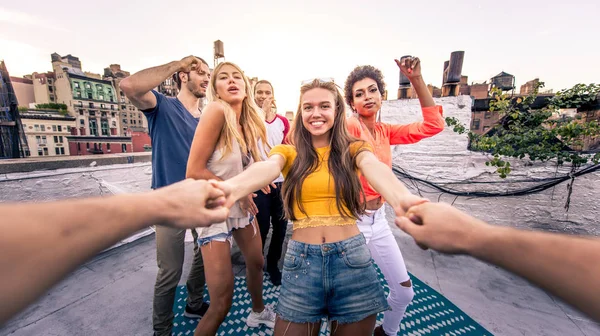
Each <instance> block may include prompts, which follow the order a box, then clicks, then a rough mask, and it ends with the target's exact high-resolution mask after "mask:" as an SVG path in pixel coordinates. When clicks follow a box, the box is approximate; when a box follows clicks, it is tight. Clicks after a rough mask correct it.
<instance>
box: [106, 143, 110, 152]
mask: <svg viewBox="0 0 600 336" xmlns="http://www.w3.org/2000/svg"><path fill="white" fill-rule="evenodd" d="M106 150H108V151H109V150H110V144H109V143H107V144H106Z"/></svg>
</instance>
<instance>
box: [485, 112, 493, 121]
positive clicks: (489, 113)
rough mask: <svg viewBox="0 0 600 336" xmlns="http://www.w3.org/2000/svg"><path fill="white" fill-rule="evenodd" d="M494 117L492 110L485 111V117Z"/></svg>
mask: <svg viewBox="0 0 600 336" xmlns="http://www.w3.org/2000/svg"><path fill="white" fill-rule="evenodd" d="M491 117H492V112H490V111H485V117H484V118H485V119H490V118H491Z"/></svg>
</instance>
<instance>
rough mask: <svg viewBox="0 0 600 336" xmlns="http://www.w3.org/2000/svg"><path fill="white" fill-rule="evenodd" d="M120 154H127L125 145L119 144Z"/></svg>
mask: <svg viewBox="0 0 600 336" xmlns="http://www.w3.org/2000/svg"><path fill="white" fill-rule="evenodd" d="M121 152H123V153H127V146H126V145H125V144H121Z"/></svg>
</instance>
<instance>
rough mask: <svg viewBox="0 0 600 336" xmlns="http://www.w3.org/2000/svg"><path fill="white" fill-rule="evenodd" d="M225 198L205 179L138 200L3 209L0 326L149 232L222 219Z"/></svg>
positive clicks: (129, 197)
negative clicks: (100, 256) (94, 260)
mask: <svg viewBox="0 0 600 336" xmlns="http://www.w3.org/2000/svg"><path fill="white" fill-rule="evenodd" d="M226 196H227V194H226V193H224V192H223V191H222V190H220V189H217V188H215V187H214V186H212V185H211V184H210V183H209V182H207V181H192V180H186V181H182V182H179V183H176V184H173V185H171V186H169V187H165V188H161V189H158V190H155V191H151V192H147V193H143V194H136V195H119V196H111V197H104V198H100V197H99V198H89V199H81V200H66V201H58V202H47V203H29V204H18V203H17V204H3V205H0V212H1V213H2V220H0V231H1V232H2V235H0V267H1V268H2V269H3V270H5V271H3V272H1V273H0V283H1V284H2V285H1V286H0V302H2V304H1V305H0V325H2V323H3V322H5V321H6V320H8V319H9V318H10V317H11V316H12V315H14V314H16V313H17V312H18V311H19V310H21V309H23V308H24V307H26V305H28V304H30V303H31V302H33V301H34V300H35V299H37V297H39V296H40V295H42V294H43V293H44V292H45V291H46V290H48V289H49V288H50V287H51V286H53V285H54V284H55V283H57V282H58V281H60V280H61V279H62V278H63V277H65V275H67V274H68V273H69V272H71V271H72V270H73V269H75V268H76V267H77V266H79V265H81V264H82V263H84V262H85V261H86V260H87V259H89V258H90V257H92V256H93V255H95V254H96V253H98V252H100V251H102V250H104V249H106V248H108V247H110V246H112V245H114V244H115V243H117V242H118V241H119V240H121V239H123V238H126V237H128V236H130V235H132V234H133V233H135V232H137V231H139V230H141V229H143V228H144V227H148V226H151V225H168V226H172V227H178V228H194V227H198V226H207V225H210V224H212V223H215V222H221V221H223V220H225V219H226V218H227V215H228V213H229V211H228V209H227V208H225V207H223V206H222V205H224V203H225V197H226ZM207 204H208V206H207ZM32 247H33V248H32Z"/></svg>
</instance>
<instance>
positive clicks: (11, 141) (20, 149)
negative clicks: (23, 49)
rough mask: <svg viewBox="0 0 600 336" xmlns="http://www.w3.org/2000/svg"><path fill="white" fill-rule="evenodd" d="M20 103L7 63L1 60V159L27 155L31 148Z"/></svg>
mask: <svg viewBox="0 0 600 336" xmlns="http://www.w3.org/2000/svg"><path fill="white" fill-rule="evenodd" d="M18 105H19V104H18V102H17V96H16V95H15V91H14V89H13V86H12V83H11V82H10V76H9V75H8V70H7V69H6V65H5V64H4V61H0V159H16V158H21V157H25V152H26V151H28V150H29V148H28V146H27V137H26V136H25V132H23V124H22V123H21V118H20V117H19V109H18Z"/></svg>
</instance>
